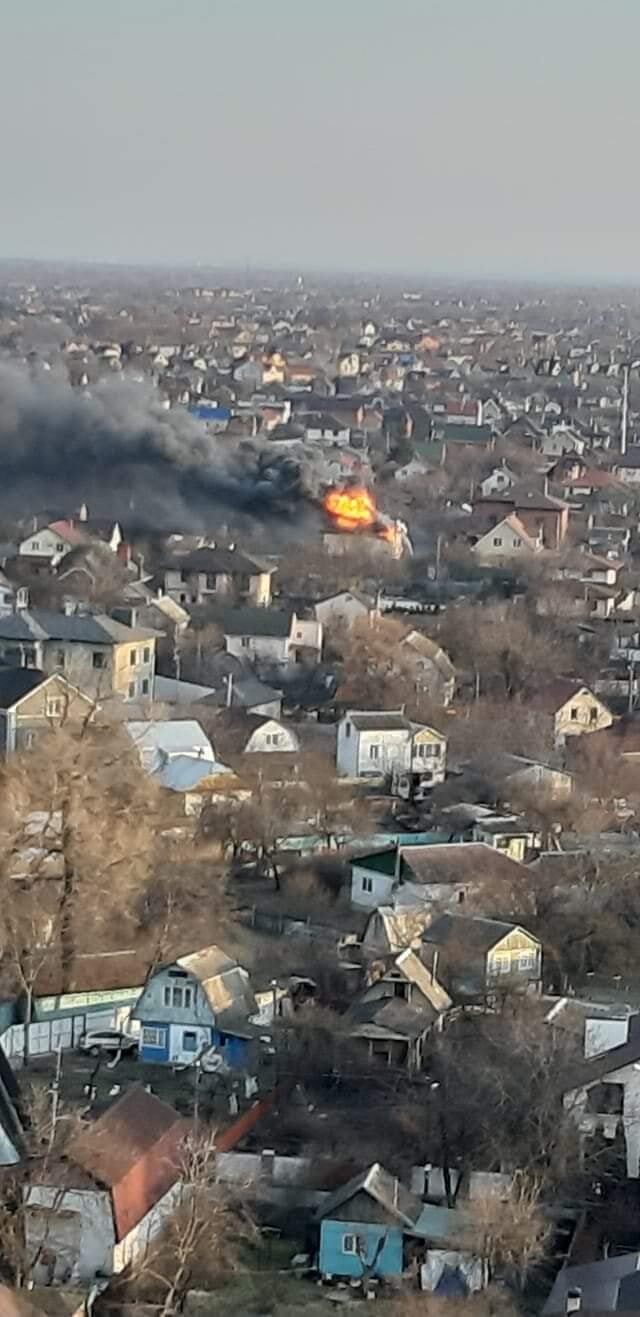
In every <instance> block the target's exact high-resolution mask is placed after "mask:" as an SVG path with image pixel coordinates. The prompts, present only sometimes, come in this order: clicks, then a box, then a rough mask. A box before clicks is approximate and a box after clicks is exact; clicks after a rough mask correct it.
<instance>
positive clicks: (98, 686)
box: [0, 608, 156, 701]
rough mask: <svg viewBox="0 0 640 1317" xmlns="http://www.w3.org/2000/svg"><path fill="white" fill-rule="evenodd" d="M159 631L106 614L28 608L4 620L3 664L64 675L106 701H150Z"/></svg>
mask: <svg viewBox="0 0 640 1317" xmlns="http://www.w3.org/2000/svg"><path fill="white" fill-rule="evenodd" d="M155 652H156V632H155V631H150V630H146V629H144V628H138V627H136V628H134V627H127V626H124V625H123V623H121V622H116V621H115V620H114V618H112V617H107V616H106V615H105V614H102V613H100V614H90V613H72V612H68V613H54V612H50V611H48V610H47V609H44V608H23V609H20V610H19V611H18V612H16V613H13V614H11V615H10V616H4V617H0V660H3V661H4V662H5V663H11V664H14V665H16V666H20V667H25V668H38V669H40V671H42V672H45V673H46V674H47V676H51V675H52V674H53V673H58V672H59V673H61V674H62V675H63V676H64V677H66V679H67V681H69V682H70V683H71V684H72V685H73V686H76V687H77V688H79V689H80V690H81V691H83V692H84V693H85V694H87V695H92V696H94V697H96V698H99V699H100V700H104V699H106V698H108V697H109V696H112V695H119V696H121V698H122V699H124V700H129V701H130V700H136V699H140V698H143V699H145V698H150V697H151V690H152V686H153V674H154V670H155Z"/></svg>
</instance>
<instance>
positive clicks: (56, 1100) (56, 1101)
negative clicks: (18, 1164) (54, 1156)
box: [49, 1043, 62, 1152]
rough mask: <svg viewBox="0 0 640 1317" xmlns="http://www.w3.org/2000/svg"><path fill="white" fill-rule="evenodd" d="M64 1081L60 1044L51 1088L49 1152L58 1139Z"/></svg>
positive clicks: (60, 1044) (59, 1044)
mask: <svg viewBox="0 0 640 1317" xmlns="http://www.w3.org/2000/svg"><path fill="white" fill-rule="evenodd" d="M61 1079H62V1043H58V1050H57V1053H56V1073H55V1079H54V1081H53V1086H52V1088H51V1133H50V1135H49V1152H51V1149H52V1148H53V1145H54V1142H55V1137H56V1125H57V1124H58V1111H59V1107H60V1081H61Z"/></svg>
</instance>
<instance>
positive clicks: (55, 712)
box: [44, 695, 62, 718]
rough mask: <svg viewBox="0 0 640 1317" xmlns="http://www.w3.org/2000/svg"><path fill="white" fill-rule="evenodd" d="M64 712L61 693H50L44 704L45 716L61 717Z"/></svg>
mask: <svg viewBox="0 0 640 1317" xmlns="http://www.w3.org/2000/svg"><path fill="white" fill-rule="evenodd" d="M61 714H62V699H61V698H60V696H59V695H48V696H47V698H46V700H45V704H44V716H45V718H59V717H60V716H61Z"/></svg>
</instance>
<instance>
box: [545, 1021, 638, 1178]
mask: <svg viewBox="0 0 640 1317" xmlns="http://www.w3.org/2000/svg"><path fill="white" fill-rule="evenodd" d="M632 1023H633V1022H631V1024H630V1025H629V1029H628V1038H627V1041H626V1042H623V1043H620V1044H619V1046H617V1047H612V1048H608V1049H607V1050H606V1051H603V1052H601V1053H600V1054H599V1055H597V1056H591V1057H590V1058H589V1059H588V1060H586V1061H585V1062H584V1064H583V1065H581V1066H579V1067H577V1069H576V1075H575V1082H574V1084H572V1087H571V1088H570V1089H568V1090H567V1091H566V1092H565V1094H564V1097H563V1102H564V1106H565V1107H566V1108H567V1110H569V1111H570V1112H571V1113H572V1115H573V1116H574V1118H575V1120H576V1122H577V1124H578V1128H579V1130H580V1132H581V1133H582V1134H583V1135H585V1136H590V1135H593V1134H595V1133H596V1132H600V1133H602V1134H603V1135H604V1137H605V1139H609V1140H611V1141H613V1140H614V1139H616V1138H617V1137H618V1135H620V1134H622V1136H623V1138H624V1143H625V1148H626V1156H627V1175H628V1176H629V1178H630V1179H633V1180H637V1179H639V1178H640V1032H639V1031H638V1030H637V1029H635V1028H632Z"/></svg>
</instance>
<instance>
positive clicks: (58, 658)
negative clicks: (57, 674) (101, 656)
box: [56, 649, 95, 668]
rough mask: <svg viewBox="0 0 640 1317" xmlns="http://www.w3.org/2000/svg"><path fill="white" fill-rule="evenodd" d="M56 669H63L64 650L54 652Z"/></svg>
mask: <svg viewBox="0 0 640 1317" xmlns="http://www.w3.org/2000/svg"><path fill="white" fill-rule="evenodd" d="M94 666H95V665H94ZM56 667H57V668H63V667H64V650H63V649H57V650H56Z"/></svg>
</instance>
